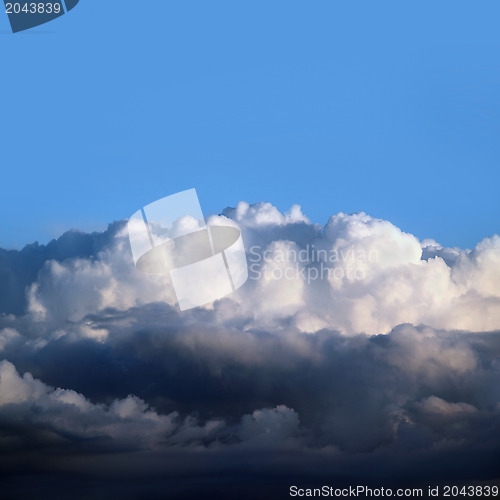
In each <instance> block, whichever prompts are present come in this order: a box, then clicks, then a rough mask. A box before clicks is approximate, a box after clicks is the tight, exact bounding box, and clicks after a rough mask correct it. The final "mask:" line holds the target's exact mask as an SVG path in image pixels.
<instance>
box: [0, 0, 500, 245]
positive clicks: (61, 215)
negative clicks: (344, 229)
mask: <svg viewBox="0 0 500 500" xmlns="http://www.w3.org/2000/svg"><path fill="white" fill-rule="evenodd" d="M0 44H1V62H2V65H3V68H2V78H1V91H2V104H1V130H0V132H1V133H0V146H1V149H0V169H1V176H2V178H1V184H0V186H1V188H0V189H1V191H0V193H1V195H0V203H1V210H0V214H1V215H0V246H3V247H19V246H21V245H23V244H25V243H29V242H32V241H34V240H38V241H40V242H46V241H47V240H48V239H49V238H51V237H54V236H57V235H59V234H60V233H61V232H62V231H63V230H65V229H68V228H70V227H77V228H81V229H94V228H99V227H104V226H105V224H106V223H107V222H110V221H112V220H114V219H121V218H125V217H128V216H129V215H131V214H132V213H133V212H135V210H137V209H138V208H139V207H141V206H143V205H145V204H147V203H149V202H151V201H154V200H156V199H158V198H161V197H163V196H166V195H168V194H172V193H175V192H177V191H180V190H183V189H187V188H191V187H196V188H197V190H198V194H199V197H200V200H201V202H202V206H203V208H204V210H205V212H216V211H219V210H221V209H222V208H224V207H225V206H227V205H234V204H235V203H236V202H237V201H238V200H241V199H244V200H246V201H249V202H258V201H270V202H272V203H274V204H275V205H277V206H278V208H280V209H282V210H284V209H287V208H289V207H290V205H292V204H293V203H300V204H301V205H302V207H303V210H304V212H305V213H306V214H307V215H309V216H310V217H311V218H312V219H313V220H314V221H315V222H321V223H324V222H326V220H327V218H328V216H329V215H330V214H332V213H335V212H338V211H344V212H355V211H361V210H362V211H365V212H367V213H369V214H371V215H373V216H376V217H381V218H386V219H389V220H391V221H392V222H394V223H395V224H397V225H398V226H400V227H401V228H402V229H403V230H405V231H409V232H412V233H414V234H416V235H417V236H419V237H421V238H424V237H434V238H435V239H437V240H438V241H440V242H441V243H443V244H446V245H460V246H468V247H471V246H473V245H474V244H475V243H476V242H477V241H478V240H480V239H482V238H483V237H484V236H488V235H491V234H493V233H498V232H500V224H499V221H500V196H499V181H500V169H499V167H500V3H499V2H498V0H481V1H479V2H477V1H472V0H467V1H461V0H439V1H435V0H433V1H430V0H428V1H423V0H419V1H416V0H413V1H412V0H395V1H388V0H365V1H362V0H313V1H306V0H301V1H295V0H286V1H282V0H265V1H260V0H259V1H256V0H252V1H235V0H228V1H218V0H212V1H208V0H191V1H184V0H182V1H181V0H177V1H172V0H148V1H146V0H141V1H140V2H138V1H131V0H81V1H80V4H79V5H78V6H77V7H76V8H75V9H74V10H73V11H72V12H70V13H68V14H67V15H65V16H62V17H61V18H59V19H57V20H55V21H53V22H51V23H49V24H46V25H44V26H41V27H39V28H37V29H35V30H32V31H29V32H25V33H19V34H16V35H13V34H12V33H10V32H9V25H8V20H7V16H6V15H5V14H2V15H0Z"/></svg>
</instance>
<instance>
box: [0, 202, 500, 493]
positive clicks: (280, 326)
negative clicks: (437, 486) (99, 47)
mask: <svg viewBox="0 0 500 500" xmlns="http://www.w3.org/2000/svg"><path fill="white" fill-rule="evenodd" d="M225 218H230V219H233V220H235V221H236V222H237V223H238V224H239V226H240V227H241V230H242V234H243V239H244V243H245V246H246V249H247V258H248V263H249V276H250V278H249V280H248V282H247V283H246V284H245V285H244V286H243V287H242V288H241V289H240V290H238V291H237V292H236V293H234V294H232V295H230V296H229V297H227V298H224V299H221V300H219V301H216V302H215V303H213V304H208V305H207V306H204V307H201V308H196V309H193V310H191V311H186V312H183V313H180V312H179V310H178V308H177V305H176V297H175V293H174V290H173V288H172V285H171V283H170V282H169V281H168V279H166V278H164V277H158V276H150V275H146V274H143V273H140V272H139V271H137V270H136V269H135V267H134V265H133V261H132V258H131V253H130V247H129V244H128V237H127V231H126V225H125V223H124V222H117V223H114V224H112V225H110V227H109V228H108V230H107V231H106V232H104V233H101V234H98V233H96V234H91V235H86V234H82V233H77V232H70V233H67V234H65V235H63V236H62V237H61V238H59V239H58V240H55V241H53V242H51V243H50V244H49V245H47V246H46V247H44V246H37V245H33V246H29V247H26V248H25V249H23V250H22V251H20V252H15V251H9V252H7V251H0V277H1V281H0V310H1V313H2V314H1V316H0V360H2V359H3V361H0V442H1V443H2V446H1V448H2V458H0V461H1V464H2V467H3V470H4V471H5V472H4V474H7V475H8V477H9V482H8V484H9V485H10V486H9V488H10V489H9V491H10V492H13V491H16V489H17V488H19V478H20V477H22V475H23V474H33V473H40V472H43V471H45V472H44V473H47V474H56V475H58V477H59V476H60V477H62V478H64V477H70V476H71V475H72V474H76V473H77V472H78V473H79V474H81V473H83V474H88V475H89V476H90V477H93V478H95V477H96V474H98V472H97V471H98V470H101V471H104V472H102V475H103V477H106V478H108V479H110V478H115V477H117V475H120V474H124V473H125V474H130V475H131V476H130V477H132V476H133V477H136V478H137V477H140V478H145V477H149V478H150V479H151V478H152V477H155V478H157V479H158V478H165V477H169V478H170V480H172V477H174V476H175V477H176V478H177V479H176V481H177V482H175V481H174V482H173V483H172V482H171V483H169V484H171V486H172V485H173V486H172V488H173V489H172V494H174V495H175V494H178V495H179V496H182V494H183V492H184V493H185V491H187V490H186V488H187V486H186V485H187V483H186V482H183V480H182V478H183V477H185V476H186V475H195V476H196V477H199V478H202V477H206V476H207V475H208V476H211V477H213V478H218V480H217V481H218V482H217V484H218V486H220V487H221V488H222V486H221V484H222V483H223V484H224V485H225V486H224V488H226V490H224V491H226V492H229V493H228V495H229V496H228V497H229V498H230V497H231V494H234V490H231V487H230V485H228V484H227V483H226V482H224V481H227V480H228V478H233V480H234V485H236V484H240V483H241V484H243V483H244V482H245V481H249V480H250V479H249V478H251V479H252V482H253V484H255V485H261V486H262V484H261V482H259V481H263V480H264V479H265V478H268V479H269V478H270V477H274V478H277V477H280V478H281V480H277V479H276V480H275V482H274V483H273V484H275V486H276V485H279V487H278V486H276V488H277V490H274V489H273V492H274V494H275V493H276V491H279V492H282V488H283V487H284V486H283V484H281V482H282V483H284V484H288V483H287V481H288V480H289V479H290V478H291V477H293V475H294V474H295V475H296V476H297V475H298V477H299V479H300V478H301V480H303V481H314V478H323V479H324V478H332V477H333V478H335V479H336V480H337V481H341V480H342V481H344V482H349V481H351V482H352V481H355V480H356V481H358V482H359V479H360V478H364V479H366V480H367V481H372V482H376V481H377V480H379V481H380V480H381V479H383V478H387V480H389V479H388V478H391V480H392V481H396V480H402V478H407V481H410V480H411V481H415V482H419V481H420V482H421V481H423V480H424V479H428V480H430V479H433V480H436V481H437V480H444V479H447V478H450V479H458V478H461V479H464V480H466V479H470V480H476V481H477V480H483V481H490V482H491V481H493V482H494V481H496V480H497V479H498V472H497V471H498V456H499V455H498V453H499V450H500V439H499V436H500V383H499V382H500V362H499V359H500V286H499V285H500V237H498V236H492V237H489V238H486V239H484V240H483V241H482V242H480V243H479V244H478V245H477V246H476V248H475V249H473V250H464V249H458V248H443V247H442V246H440V245H439V244H438V243H437V242H435V241H433V240H424V241H419V240H418V239H417V238H415V237H414V236H413V235H411V234H407V233H404V232H402V231H401V230H399V229H398V228H397V227H395V226H394V225H392V224H391V223H390V222H388V221H383V220H378V219H374V218H371V217H369V216H368V215H366V214H363V213H360V214H353V215H346V214H342V213H340V214H336V215H333V216H332V217H331V218H330V219H329V221H328V222H327V224H326V225H325V226H324V227H322V226H320V225H319V224H313V223H311V222H310V221H309V220H308V219H307V217H306V216H304V214H302V212H301V210H300V207H298V206H294V207H292V209H291V210H290V212H289V213H286V214H282V213H280V212H279V211H278V210H277V209H276V208H275V207H273V206H272V205H271V204H257V205H249V204H247V203H244V202H240V203H239V204H238V206H237V207H236V208H232V209H226V210H225V211H224V212H223V214H222V215H219V216H214V217H212V219H211V223H213V224H217V223H221V222H222V221H223V220H225ZM111 455H112V456H114V457H115V458H114V459H113V460H111V459H110V456H111ZM46 456H51V457H52V459H51V460H50V461H49V462H47V461H45V460H44V457H46ZM134 464H135V466H134ZM332 470H334V471H335V473H332ZM332 474H333V476H332ZM71 477H72V476H71ZM223 478H225V479H224V480H223ZM283 478H286V480H285V479H283ZM101 479H102V478H101ZM323 479H322V480H323ZM110 480H111V479H110ZM317 480H319V479H317ZM200 481H202V482H203V480H202V479H200ZM221 481H222V483H221ZM280 481H281V482H280ZM174 483H175V484H174ZM113 484H114V483H113ZM203 484H205V483H203ZM290 484H292V483H290ZM121 486H123V485H121ZM121 486H120V487H121ZM316 486H318V483H317V482H316ZM176 488H177V489H176ZM224 488H222V489H224ZM227 488H228V489H227ZM262 488H264V487H263V486H262ZM273 488H274V487H273ZM264 489H265V488H264ZM271 489H272V488H271ZM130 491H132V490H130ZM221 491H222V490H221V489H220V488H219V490H218V494H221ZM262 491H264V490H262ZM269 491H271V490H269ZM24 493H25V494H26V495H28V496H29V495H30V492H29V491H26V490H25V491H24ZM150 493H151V492H150ZM130 494H131V497H130V498H133V497H134V495H135V493H133V492H132V493H130ZM222 497H223V496H220V498H222Z"/></svg>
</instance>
